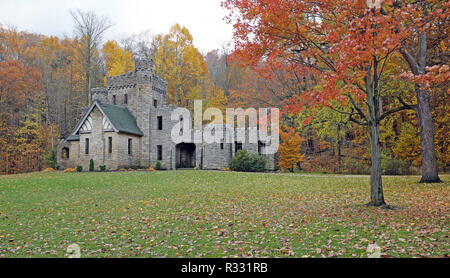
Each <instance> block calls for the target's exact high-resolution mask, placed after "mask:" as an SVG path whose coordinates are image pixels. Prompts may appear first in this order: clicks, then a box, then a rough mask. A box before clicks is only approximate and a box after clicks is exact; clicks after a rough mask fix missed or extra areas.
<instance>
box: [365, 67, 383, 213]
mask: <svg viewBox="0 0 450 278" xmlns="http://www.w3.org/2000/svg"><path fill="white" fill-rule="evenodd" d="M377 64H378V63H377V61H376V59H375V58H374V70H373V71H374V77H373V80H372V79H371V76H370V70H369V74H368V75H367V77H366V92H367V108H368V116H369V117H368V118H369V119H368V124H369V131H370V150H371V152H370V159H371V168H370V202H369V203H368V204H367V205H369V206H385V205H386V203H385V202H384V195H383V182H382V176H381V175H382V169H381V147H380V124H379V116H380V115H379V112H380V110H379V106H378V100H379V94H378V92H379V87H378V86H379V83H378V76H377Z"/></svg>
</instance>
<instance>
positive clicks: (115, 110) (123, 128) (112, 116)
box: [99, 104, 144, 136]
mask: <svg viewBox="0 0 450 278" xmlns="http://www.w3.org/2000/svg"><path fill="white" fill-rule="evenodd" d="M99 107H100V108H101V109H100V110H101V111H102V112H103V113H104V114H105V115H106V117H107V118H108V120H109V121H110V123H111V124H112V125H113V127H114V129H116V130H117V131H118V132H122V133H129V134H134V135H139V136H143V135H144V134H143V133H142V131H141V130H140V129H139V127H138V126H137V124H136V120H135V119H134V117H133V115H131V113H130V111H129V110H128V109H127V108H126V107H121V106H117V105H112V104H106V105H105V104H99Z"/></svg>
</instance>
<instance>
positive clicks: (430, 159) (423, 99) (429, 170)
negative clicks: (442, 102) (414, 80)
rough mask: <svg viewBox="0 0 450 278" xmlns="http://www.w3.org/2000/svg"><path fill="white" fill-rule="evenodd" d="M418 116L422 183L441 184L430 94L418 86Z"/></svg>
mask: <svg viewBox="0 0 450 278" xmlns="http://www.w3.org/2000/svg"><path fill="white" fill-rule="evenodd" d="M416 92H417V109H416V110H417V116H418V118H419V126H420V146H421V148H422V178H421V179H420V182H429V183H432V182H440V181H441V179H440V178H439V176H438V169H437V162H436V149H435V143H434V127H433V118H432V117H431V108H430V93H429V92H428V90H423V89H421V88H418V86H416Z"/></svg>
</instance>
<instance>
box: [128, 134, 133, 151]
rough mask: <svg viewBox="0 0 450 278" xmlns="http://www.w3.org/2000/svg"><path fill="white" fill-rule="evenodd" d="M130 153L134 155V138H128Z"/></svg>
mask: <svg viewBox="0 0 450 278" xmlns="http://www.w3.org/2000/svg"><path fill="white" fill-rule="evenodd" d="M128 155H133V138H128Z"/></svg>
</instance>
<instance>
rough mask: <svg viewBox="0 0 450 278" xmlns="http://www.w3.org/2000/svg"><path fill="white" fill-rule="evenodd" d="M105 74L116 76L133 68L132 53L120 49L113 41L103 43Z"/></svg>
mask: <svg viewBox="0 0 450 278" xmlns="http://www.w3.org/2000/svg"><path fill="white" fill-rule="evenodd" d="M103 56H104V58H105V66H106V74H107V75H108V76H116V75H120V74H122V73H126V72H128V71H130V70H133V69H134V60H133V55H132V54H131V52H130V51H129V50H127V49H121V48H120V46H119V45H118V44H117V42H115V41H107V42H106V43H105V44H104V45H103Z"/></svg>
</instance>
